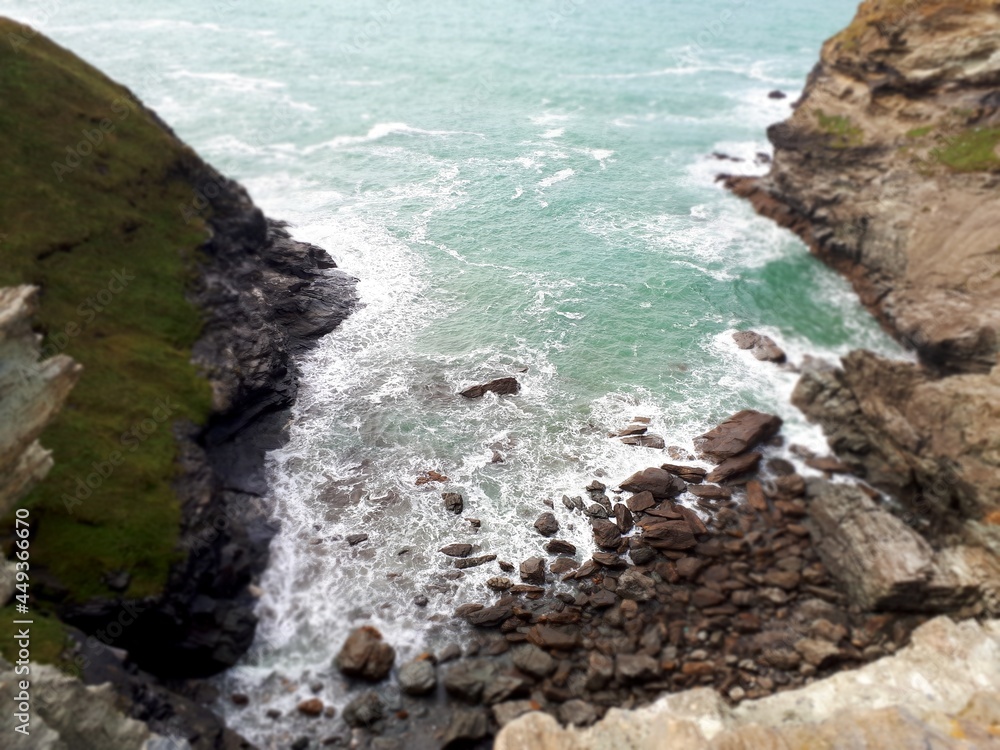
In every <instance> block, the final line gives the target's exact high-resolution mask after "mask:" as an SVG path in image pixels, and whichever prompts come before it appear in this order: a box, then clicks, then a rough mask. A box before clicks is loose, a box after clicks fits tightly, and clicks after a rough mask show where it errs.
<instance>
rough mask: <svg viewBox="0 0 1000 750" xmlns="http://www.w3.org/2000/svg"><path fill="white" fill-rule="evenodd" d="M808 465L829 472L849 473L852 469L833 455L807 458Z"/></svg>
mask: <svg viewBox="0 0 1000 750" xmlns="http://www.w3.org/2000/svg"><path fill="white" fill-rule="evenodd" d="M806 466H809V467H811V468H813V469H816V470H817V471H825V472H826V473H827V474H849V473H850V471H851V469H850V467H849V466H847V465H846V464H844V463H842V462H841V461H840V460H839V459H837V458H834V457H833V456H825V457H823V458H807V459H806Z"/></svg>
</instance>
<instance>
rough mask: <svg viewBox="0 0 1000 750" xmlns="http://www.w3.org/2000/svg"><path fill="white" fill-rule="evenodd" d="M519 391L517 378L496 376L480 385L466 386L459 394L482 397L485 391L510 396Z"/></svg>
mask: <svg viewBox="0 0 1000 750" xmlns="http://www.w3.org/2000/svg"><path fill="white" fill-rule="evenodd" d="M520 391H521V384H520V383H518V382H517V378H509V377H508V378H497V379H496V380H491V381H490V382H488V383H483V384H482V385H474V386H472V387H471V388H466V389H465V390H464V391H462V392H461V393H460V394H459V395H460V396H464V397H465V398H482V397H483V396H485V395H486V394H487V393H495V394H497V395H498V396H510V395H514V394H516V393H519V392H520Z"/></svg>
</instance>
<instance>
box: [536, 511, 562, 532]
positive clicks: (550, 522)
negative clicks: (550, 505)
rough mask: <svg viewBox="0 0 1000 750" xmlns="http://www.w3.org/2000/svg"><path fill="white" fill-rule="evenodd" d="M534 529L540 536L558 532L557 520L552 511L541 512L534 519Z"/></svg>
mask: <svg viewBox="0 0 1000 750" xmlns="http://www.w3.org/2000/svg"><path fill="white" fill-rule="evenodd" d="M535 531H537V532H538V533H539V534H541V535H542V536H554V535H555V534H557V533H558V532H559V522H558V521H557V520H556V517H555V515H554V514H552V513H542V515H540V516H539V517H538V520H537V521H535Z"/></svg>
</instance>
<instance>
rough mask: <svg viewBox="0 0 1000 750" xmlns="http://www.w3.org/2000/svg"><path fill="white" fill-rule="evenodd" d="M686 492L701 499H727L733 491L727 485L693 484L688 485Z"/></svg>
mask: <svg viewBox="0 0 1000 750" xmlns="http://www.w3.org/2000/svg"><path fill="white" fill-rule="evenodd" d="M687 491H688V492H690V493H691V494H692V495H694V496H695V497H700V498H702V499H703V500H728V499H729V498H731V497H732V496H733V491H732V490H731V489H729V488H728V487H720V486H719V485H717V484H695V485H688V489H687Z"/></svg>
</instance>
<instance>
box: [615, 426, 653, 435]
mask: <svg viewBox="0 0 1000 750" xmlns="http://www.w3.org/2000/svg"><path fill="white" fill-rule="evenodd" d="M648 429H649V426H648V425H645V424H630V425H629V426H628V427H624V428H622V429H620V430H618V431H617V432H612V433H611V434H610V435H609V437H619V438H621V437H631V436H633V435H645V434H646V430H648Z"/></svg>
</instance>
